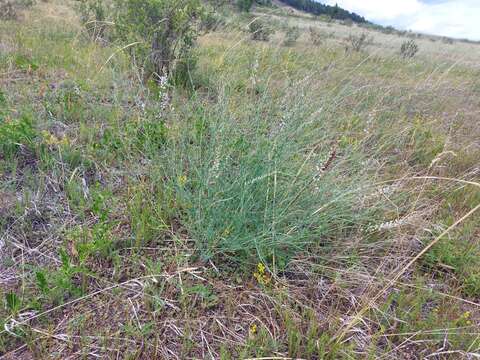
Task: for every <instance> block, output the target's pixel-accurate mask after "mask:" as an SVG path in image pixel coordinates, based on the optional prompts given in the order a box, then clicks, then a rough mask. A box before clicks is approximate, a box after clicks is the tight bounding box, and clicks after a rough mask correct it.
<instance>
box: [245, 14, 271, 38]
mask: <svg viewBox="0 0 480 360" xmlns="http://www.w3.org/2000/svg"><path fill="white" fill-rule="evenodd" d="M248 30H249V32H250V34H251V38H252V40H257V41H268V40H269V39H270V35H272V34H273V29H272V28H271V27H269V26H268V24H267V23H266V22H265V21H264V20H263V19H260V18H257V19H255V20H253V21H252V22H251V23H250V24H249V26H248Z"/></svg>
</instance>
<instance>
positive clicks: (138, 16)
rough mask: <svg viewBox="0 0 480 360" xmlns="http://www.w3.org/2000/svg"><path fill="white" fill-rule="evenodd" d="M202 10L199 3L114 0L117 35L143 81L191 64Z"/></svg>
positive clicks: (172, 0)
mask: <svg viewBox="0 0 480 360" xmlns="http://www.w3.org/2000/svg"><path fill="white" fill-rule="evenodd" d="M202 11H203V6H202V3H201V1H200V0H115V30H116V35H117V36H118V37H119V38H120V39H121V40H122V41H123V42H124V43H125V44H126V45H127V46H129V47H128V50H129V51H130V53H131V54H132V56H133V57H134V58H135V61H136V63H137V65H138V66H140V67H141V68H142V69H143V71H144V77H145V79H148V78H150V77H151V76H152V75H156V79H159V78H160V77H162V76H170V75H171V74H172V73H174V72H176V71H177V70H179V69H184V68H185V66H181V65H182V64H183V65H185V64H187V63H191V51H192V49H193V47H194V45H195V40H196V38H197V36H198V30H199V19H200V17H201V14H202Z"/></svg>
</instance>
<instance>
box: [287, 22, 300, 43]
mask: <svg viewBox="0 0 480 360" xmlns="http://www.w3.org/2000/svg"><path fill="white" fill-rule="evenodd" d="M299 37H300V28H299V27H298V26H289V27H288V28H287V30H286V32H285V40H284V41H283V44H284V45H285V46H293V45H295V43H296V42H297V40H298V38H299Z"/></svg>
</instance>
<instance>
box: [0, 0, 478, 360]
mask: <svg viewBox="0 0 480 360" xmlns="http://www.w3.org/2000/svg"><path fill="white" fill-rule="evenodd" d="M265 17H266V18H267V19H268V21H271V22H272V23H274V22H275V21H276V20H282V19H283V18H281V17H279V16H278V15H271V14H270V15H268V16H265ZM235 19H236V18H234V20H232V21H239V24H240V25H241V26H240V27H243V28H246V27H247V22H245V21H244V20H238V19H236V20H235ZM242 21H243V22H242ZM289 22H290V24H291V25H297V26H299V27H300V28H302V29H304V32H303V33H302V36H301V38H300V40H299V41H298V42H297V43H296V45H295V47H291V48H284V47H283V46H282V45H281V43H282V41H283V35H282V34H281V32H277V34H276V35H275V37H273V38H272V39H271V40H270V42H268V43H256V42H253V41H251V40H249V34H247V33H246V32H243V31H236V30H232V29H231V28H234V26H231V28H228V30H222V31H219V32H216V33H213V34H208V35H206V36H204V37H202V38H201V39H200V41H199V48H198V57H199V64H198V71H197V72H195V74H193V76H194V80H195V82H196V86H197V90H196V92H194V94H193V95H192V93H188V92H187V91H186V90H185V89H171V90H170V91H171V93H169V99H171V104H170V106H169V110H168V113H167V114H163V113H160V114H159V113H158V108H157V107H156V106H157V105H158V104H157V98H156V97H154V96H153V95H152V93H151V92H153V91H152V90H151V89H149V88H145V87H143V86H142V84H141V83H140V82H139V81H138V74H136V73H135V71H134V69H132V67H131V66H130V65H129V63H128V62H127V61H126V60H127V59H126V58H125V57H124V56H123V53H124V52H123V51H122V50H119V49H122V47H124V45H118V46H117V44H115V45H112V44H110V45H106V46H105V45H101V44H95V43H92V42H90V41H89V40H88V39H87V37H86V36H84V34H83V33H82V30H81V26H80V25H79V24H78V20H77V17H76V15H75V12H74V10H72V3H70V2H68V3H65V2H58V1H50V2H48V3H44V2H39V4H38V5H37V6H36V7H34V8H33V9H31V11H29V12H26V13H25V15H24V17H23V19H21V20H20V22H11V23H9V24H6V25H5V24H0V33H1V35H0V49H2V47H1V44H7V45H5V46H4V47H5V48H8V51H5V52H2V53H0V56H1V58H0V59H1V60H2V62H1V63H0V64H1V67H0V74H2V75H1V79H0V83H1V84H2V86H3V88H2V93H5V94H6V98H7V106H4V107H6V108H8V109H6V110H5V109H4V108H2V107H0V116H3V114H4V113H5V114H7V116H8V117H7V116H5V117H3V119H7V120H3V122H1V123H0V126H1V127H0V139H2V137H1V136H2V134H3V133H2V131H5V130H3V129H8V131H9V132H8V134H9V135H8V136H12V138H13V137H14V136H16V137H15V139H16V140H15V142H14V143H13V145H12V149H14V152H13V155H9V154H7V153H5V154H0V218H1V219H0V229H1V230H0V288H1V291H2V294H1V295H2V301H3V303H2V308H1V310H0V319H1V325H2V327H3V329H2V330H1V333H0V352H3V353H2V354H1V355H0V359H47V358H51V359H67V358H69V359H81V358H98V357H103V358H108V359H208V358H210V359H237V358H242V359H301V358H303V359H329V358H331V359H338V358H345V359H351V358H378V359H395V358H396V359H398V358H401V359H420V358H435V359H443V358H445V359H457V358H466V359H468V358H476V357H479V356H480V355H479V352H480V343H479V340H478V339H479V338H480V333H479V331H478V329H479V325H480V278H479V279H477V280H476V277H475V276H477V274H478V266H477V264H478V263H477V262H476V260H475V259H476V258H477V257H478V256H480V244H479V235H480V226H479V222H478V218H479V217H478V212H477V210H478V209H479V208H480V204H479V201H480V198H479V191H478V187H479V179H480V172H479V169H478V157H479V155H480V143H479V141H478V139H480V127H479V126H478V123H477V121H476V118H477V115H478V111H477V105H478V100H477V99H478V91H479V83H478V81H477V80H476V77H475V76H476V75H477V72H478V63H477V62H475V56H476V55H475V54H478V52H479V51H480V46H477V45H474V44H467V43H461V42H455V43H454V44H453V45H442V46H438V45H439V44H440V43H439V42H438V41H437V42H432V41H430V40H428V39H418V40H416V41H417V42H418V43H419V47H420V49H421V50H420V53H419V57H418V59H417V58H415V59H413V60H409V61H403V60H402V59H401V58H400V56H399V55H398V50H399V48H400V44H401V43H402V42H403V41H404V39H403V38H401V37H397V36H394V35H387V34H381V33H377V32H372V31H370V30H368V31H367V32H368V34H369V35H371V36H373V37H374V44H373V45H371V46H369V47H368V48H367V49H366V52H360V53H345V51H344V39H345V38H346V37H348V35H349V34H351V33H354V32H357V31H359V29H357V28H356V27H355V26H353V27H346V26H342V25H339V24H336V23H330V24H327V23H323V22H319V21H313V20H309V19H306V18H302V17H291V18H289ZM72 24H73V25H72ZM310 26H315V27H317V28H318V29H319V31H321V32H324V33H325V42H324V43H322V45H321V46H320V47H313V46H312V45H311V44H309V38H308V29H309V27H310ZM361 31H362V32H363V31H366V30H364V29H362V30H361ZM20 55H21V56H20ZM151 114H154V115H151ZM23 115H25V116H27V115H28V116H30V117H31V118H32V119H33V124H34V125H33V131H34V134H36V135H35V137H34V139H33V140H32V141H30V142H27V141H24V138H23V137H21V136H20V135H22V134H20V135H19V134H17V133H13V135H11V134H10V132H12V130H11V129H16V128H15V127H13V125H11V124H12V123H13V122H14V121H19V119H21V117H22V116H23ZM152 118H153V120H152ZM159 119H161V121H162V122H163V123H162V124H164V127H162V128H161V129H160V130H159V129H158V128H157V127H156V125H158V123H159V121H160V120H159ZM199 119H200V120H202V121H203V122H200V121H199ZM12 121H13V122H12ZM5 124H6V125H5ZM7 126H8V127H7ZM305 127H308V131H304V132H302V131H301V129H304V128H305ZM152 129H153V130H152ZM209 131H210V132H209ZM5 133H7V132H6V131H5ZM165 134H166V135H165ZM165 137H166V138H167V140H164V138H165ZM18 139H20V140H18ZM152 139H153V140H152ZM199 139H200V140H199ZM232 139H233V140H235V141H233V143H234V144H233V145H231V142H232V141H231V140H232ZM252 139H259V140H258V142H253V145H252V143H248V141H250V140H252ZM207 140H208V141H207ZM162 141H166V142H167V144H168V145H169V146H159V142H162ZM18 142H21V145H19V144H18ZM204 142H205V143H207V144H208V145H209V146H208V147H206V148H205V147H203V146H204ZM242 144H248V145H249V147H247V146H245V145H243V147H242ZM17 145H18V146H17ZM263 145H265V147H262V146H263ZM297 145H298V146H297ZM255 146H256V147H258V149H260V150H261V151H259V152H258V153H255V156H257V157H253V155H252V152H253V150H252V149H255ZM279 148H282V149H287V150H288V151H285V153H286V154H290V153H289V151H291V156H289V157H285V158H280V159H281V160H283V164H279V163H275V162H273V165H270V163H268V161H267V160H269V159H270V158H271V157H274V156H275V153H274V151H273V149H279ZM9 149H10V148H9ZM200 153H201V154H202V157H199V154H200ZM265 153H267V155H268V156H263V155H264V154H265ZM239 154H240V155H239ZM232 159H233V160H232ZM245 159H247V160H249V161H250V162H248V163H247V165H248V166H250V167H248V166H247V165H245V166H246V168H247V169H248V170H249V171H252V172H253V170H255V171H256V172H255V173H254V174H252V177H251V179H252V181H251V182H252V183H255V182H258V183H260V182H261V181H263V179H268V185H267V186H265V188H264V189H265V191H264V192H261V191H259V192H258V193H260V194H261V195H262V197H261V199H257V201H256V202H258V203H260V202H268V201H269V200H270V199H273V200H272V202H273V203H274V204H275V206H272V208H268V207H265V209H266V210H265V214H263V216H264V219H261V220H262V221H261V224H262V226H261V227H260V226H259V225H258V224H256V223H255V222H254V221H255V220H256V219H250V218H248V217H247V220H248V221H245V222H243V223H242V222H240V220H242V219H243V218H239V213H241V212H242V211H243V208H240V207H238V208H235V207H233V209H237V210H236V211H233V210H231V208H228V207H226V205H224V204H226V203H228V198H226V196H225V195H224V194H227V195H228V194H231V193H229V192H228V191H229V189H230V186H233V185H235V184H236V179H235V178H234V177H232V178H231V179H230V180H229V182H228V181H226V185H223V186H224V187H221V186H222V185H221V184H220V185H219V183H220V182H221V181H222V180H223V179H224V178H227V177H228V176H229V174H230V173H234V174H236V173H235V171H236V170H237V167H236V166H237V165H238V163H240V164H244V163H243V161H245ZM285 159H287V160H285ZM255 161H257V163H255V165H258V163H260V165H258V167H253V166H251V165H250V164H251V163H254V162H255ZM205 164H206V165H205ZM225 164H228V166H226V165H225ZM263 164H268V166H270V167H268V166H266V167H263V168H262V167H261V166H263ZM225 167H226V168H225ZM257 169H260V170H258V171H257ZM267 170H268V171H267ZM202 172H206V173H207V174H208V176H206V177H203V178H202V177H200V175H198V174H201V175H202V176H203V174H202ZM241 175H242V174H241ZM287 175H288V177H287ZM197 176H198V177H197ZM286 179H288V181H286ZM197 183H203V184H208V185H209V186H208V187H207V188H206V189H205V190H204V191H203V190H202V191H201V192H198V193H195V192H192V194H193V195H194V196H190V194H189V193H188V191H193V190H192V189H195V186H197V185H196V184H197ZM325 184H328V186H327V185H325ZM346 184H347V185H348V186H347V185H346ZM215 186H218V187H217V188H216V187H215ZM259 186H260V185H259ZM282 186H283V187H282ZM341 186H343V187H341ZM209 189H210V191H213V190H212V189H220V190H218V192H217V193H216V194H218V195H216V197H213V198H210V197H208V196H206V195H205V194H206V193H208V190H209ZM248 189H253V190H255V189H256V188H248ZM261 189H263V188H261ZM338 189H340V190H341V191H339V190H338ZM253 190H252V191H253ZM249 191H250V190H249ZM322 192H323V193H325V194H327V195H328V196H327V195H325V197H324V198H321V197H318V196H319V195H318V193H322ZM264 194H267V195H268V196H266V197H265V198H264V197H263V195H264ZM270 194H272V195H271V198H270ZM285 194H287V195H288V196H284V197H283V198H282V195H285ZM234 195H235V194H233V195H232V196H234ZM248 195H249V194H248V193H246V194H245V195H244V199H245V198H248ZM189 196H190V197H189ZM196 199H200V200H202V201H203V202H205V203H206V206H204V207H201V208H200V209H201V211H199V212H198V213H197V215H196V216H197V217H195V216H192V215H189V214H190V213H189V211H191V209H192V208H194V207H195V206H199V205H196V204H197V203H196V202H195V201H196ZM244 199H243V200H244ZM311 199H315V200H317V199H324V201H319V202H318V203H315V202H314V203H310V202H309V201H310V200H311ZM209 201H210V202H209ZM275 201H276V202H275ZM207 202H209V203H207ZM245 202H246V201H245ZM299 202H300V205H301V206H297V204H298V203H299ZM344 203H347V204H348V205H349V207H344V208H342V207H339V208H338V209H340V210H341V211H337V210H335V209H337V208H336V206H339V204H340V205H341V204H344ZM202 205H205V204H202ZM221 206H225V207H223V208H222V209H225V210H224V211H225V212H228V213H227V215H228V216H227V218H228V219H230V220H232V219H233V220H236V221H239V222H240V224H241V225H242V226H243V228H242V229H241V230H242V231H239V232H238V233H240V234H242V232H245V233H246V232H247V231H250V232H249V233H248V234H253V236H257V233H255V232H252V231H251V228H254V227H255V226H258V228H261V231H260V234H261V236H258V239H268V240H270V239H271V238H270V237H269V236H271V237H272V238H273V239H274V240H276V239H277V238H278V237H280V236H283V235H289V234H292V233H293V234H296V233H300V232H299V228H304V229H305V232H306V233H307V234H309V237H308V239H306V240H304V242H299V243H297V247H296V249H298V250H297V251H295V252H294V253H292V254H289V255H288V257H287V256H286V257H285V259H287V260H285V262H284V263H282V261H284V259H283V258H282V253H281V250H284V249H283V248H282V246H285V247H288V242H284V243H281V242H274V241H272V242H271V244H273V245H272V247H273V246H277V244H279V243H280V244H281V246H279V247H277V248H276V251H277V252H274V253H273V256H269V254H268V252H267V251H265V250H257V252H254V255H251V256H250V257H249V256H246V255H245V254H244V253H243V252H242V251H239V250H237V251H236V252H234V251H233V250H231V249H235V247H234V246H232V247H230V248H229V251H224V252H219V254H215V256H204V253H202V250H201V249H200V245H199V244H201V243H200V239H202V237H205V238H207V235H208V233H207V230H209V231H211V228H214V226H215V225H216V223H215V221H213V220H215V219H213V220H212V219H207V220H212V221H210V222H208V221H207V220H203V221H204V222H203V223H201V222H200V220H198V219H201V216H200V215H201V214H202V211H203V212H207V211H209V209H211V208H217V207H218V208H220V207H221ZM281 206H284V207H281ZM239 208H240V210H242V211H240V210H238V209H239ZM270 209H273V210H272V213H273V215H272V217H271V218H270V217H269V216H270V214H268V211H270ZM285 209H286V210H285ZM345 209H347V210H351V213H349V212H347V210H345ZM255 210H256V209H255V208H253V210H252V211H255ZM303 210H307V211H303ZM289 211H290V212H292V213H299V214H301V215H302V216H307V215H308V216H311V219H313V220H311V223H307V222H300V221H299V220H298V219H293V220H292V219H291V218H289V217H288V216H287V215H289V214H288V212H289ZM301 211H303V212H301ZM308 212H309V213H308ZM285 213H287V215H285ZM198 214H200V215H198ZM361 214H367V215H368V216H366V218H363V217H362V216H360V215H361ZM222 215H223V214H220V213H217V215H216V216H222ZM357 215H358V216H357ZM189 216H191V217H189ZM282 216H284V218H282ZM318 218H320V219H325V220H322V222H320V223H315V222H314V221H315V220H316V219H318ZM344 218H345V222H340V221H339V219H342V220H343V219H344ZM192 219H193V220H192ZM239 219H240V220H239ZM283 219H287V220H285V222H286V223H287V225H285V227H284V228H280V226H281V225H282V221H283ZM233 220H232V221H231V223H228V224H221V225H222V228H221V229H220V230H221V232H220V237H222V238H223V239H224V240H225V242H224V243H222V244H227V245H229V243H228V242H227V240H228V239H229V235H232V234H231V233H235V230H236V229H235V226H234V225H235V223H234V221H233ZM270 220H272V221H271V223H270V222H269V221H270ZM309 220H310V218H309ZM289 221H290V222H291V223H289ZM197 222H199V223H200V226H198V224H197ZM205 224H207V225H209V226H210V227H211V228H208V229H207V227H208V226H205ZM245 224H246V225H245ZM271 224H272V225H271ZM319 224H320V225H319ZM322 224H326V225H325V226H326V227H327V228H328V227H329V226H331V227H332V228H333V229H332V230H331V231H324V232H320V231H318V232H314V231H312V232H310V233H308V232H307V231H311V230H312V229H315V227H316V226H317V227H320V226H323V225H322ZM227 225H228V226H227ZM265 228H266V229H267V230H265ZM284 229H285V233H286V234H283V233H282V231H283V230H284ZM315 230H316V229H315ZM202 231H204V232H202ZM235 234H237V233H235ZM271 234H273V235H271ZM302 234H303V233H302ZM232 236H233V235H232ZM242 241H244V240H243V239H242ZM245 244H249V243H248V242H245ZM224 246H226V245H224ZM214 250H217V249H216V248H214ZM240 250H242V249H240ZM262 251H263V252H262ZM231 252H234V254H233V255H232V254H231ZM457 253H460V254H461V255H465V258H467V259H468V261H466V262H462V256H458V255H456V254H457ZM258 262H260V264H258ZM476 281H477V282H476ZM12 293H15V294H16V296H17V298H18V304H17V303H16V300H15V299H12V298H11V295H10V294H12ZM9 296H10V297H9Z"/></svg>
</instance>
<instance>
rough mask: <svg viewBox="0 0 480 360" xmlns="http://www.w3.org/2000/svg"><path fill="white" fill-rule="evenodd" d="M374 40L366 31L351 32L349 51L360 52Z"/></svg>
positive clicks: (348, 39) (348, 44)
mask: <svg viewBox="0 0 480 360" xmlns="http://www.w3.org/2000/svg"><path fill="white" fill-rule="evenodd" d="M371 42H372V40H371V38H369V36H368V35H367V34H365V33H362V34H360V35H353V34H350V35H349V36H348V38H347V46H346V48H345V49H346V50H347V51H350V50H351V51H355V52H359V51H362V50H364V49H365V48H366V47H367V46H368V45H369V44H370V43H371Z"/></svg>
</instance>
